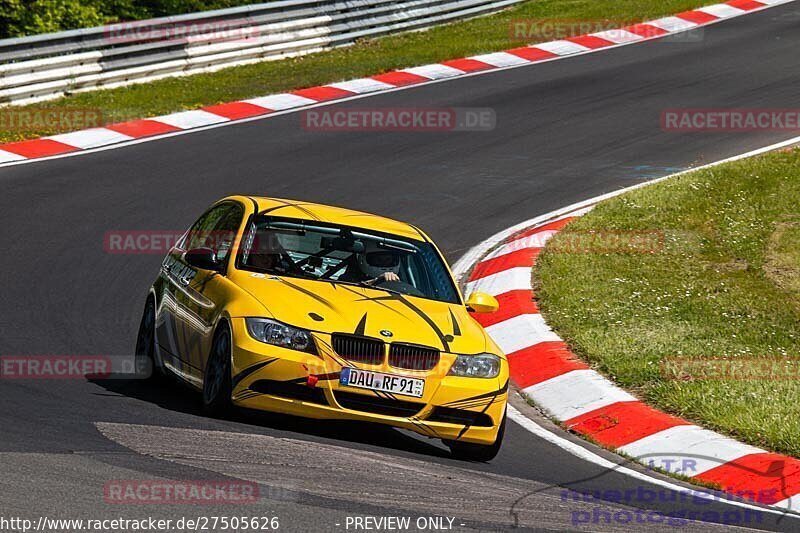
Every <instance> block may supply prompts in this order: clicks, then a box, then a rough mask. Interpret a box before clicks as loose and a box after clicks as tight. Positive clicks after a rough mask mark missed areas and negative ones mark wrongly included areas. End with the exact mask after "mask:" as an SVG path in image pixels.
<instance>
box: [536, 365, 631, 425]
mask: <svg viewBox="0 0 800 533" xmlns="http://www.w3.org/2000/svg"><path fill="white" fill-rule="evenodd" d="M522 392H523V393H525V395H527V396H528V397H530V399H531V400H533V401H534V402H536V404H537V405H539V406H540V407H541V408H542V409H544V410H545V411H547V412H548V413H550V415H551V416H553V417H554V418H555V419H557V420H560V421H562V422H563V421H566V420H570V419H572V418H575V417H576V416H580V415H583V414H586V413H588V412H591V411H594V410H595V409H600V408H601V407H605V406H607V405H611V404H612V403H617V402H632V401H636V398H634V397H633V396H631V395H630V394H629V393H627V392H625V391H624V390H622V389H620V388H619V387H617V386H616V385H614V384H612V383H611V382H610V381H608V380H607V379H606V378H604V377H603V376H601V375H600V374H598V373H597V372H595V371H594V370H591V369H580V370H572V371H570V372H567V373H566V374H561V375H560V376H556V377H554V378H550V379H548V380H547V381H543V382H541V383H537V384H536V385H531V386H530V387H526V388H525V389H523V391H522Z"/></svg>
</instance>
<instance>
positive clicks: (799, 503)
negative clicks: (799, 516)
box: [772, 494, 800, 512]
mask: <svg viewBox="0 0 800 533" xmlns="http://www.w3.org/2000/svg"><path fill="white" fill-rule="evenodd" d="M772 506H773V507H779V508H781V509H788V510H790V511H795V512H800V494H796V495H794V496H792V497H790V498H786V499H785V500H781V501H779V502H777V503H773V504H772Z"/></svg>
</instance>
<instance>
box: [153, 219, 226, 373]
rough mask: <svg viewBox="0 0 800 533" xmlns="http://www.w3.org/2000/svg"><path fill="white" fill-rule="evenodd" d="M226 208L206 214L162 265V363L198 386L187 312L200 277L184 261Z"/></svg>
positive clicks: (159, 324)
mask: <svg viewBox="0 0 800 533" xmlns="http://www.w3.org/2000/svg"><path fill="white" fill-rule="evenodd" d="M227 209H228V206H226V205H224V204H220V205H215V206H213V207H211V208H210V209H208V210H207V211H206V212H205V213H203V214H202V215H201V216H200V218H198V219H197V221H195V223H194V224H192V226H191V228H189V230H188V231H187V232H186V233H185V234H184V235H183V237H181V239H179V240H178V242H177V243H176V244H175V246H174V247H173V248H172V249H171V250H170V252H169V253H168V254H167V256H166V257H165V258H164V261H163V262H162V263H161V274H160V277H159V282H160V283H159V284H160V286H161V290H160V291H159V293H160V294H158V296H159V302H160V303H159V306H158V310H157V313H158V315H157V320H156V339H157V348H158V350H159V357H160V360H161V361H162V363H163V364H164V365H165V366H166V367H167V368H169V369H170V370H171V371H172V372H174V373H175V374H177V375H179V376H181V377H182V378H184V379H186V380H187V381H189V382H191V383H193V384H197V380H196V375H197V372H196V371H193V369H192V367H191V364H190V361H189V358H188V357H187V356H186V354H188V353H189V342H190V339H191V337H190V335H189V334H188V331H189V329H190V328H189V327H188V326H187V321H189V320H191V318H190V316H189V315H188V314H187V310H186V297H185V294H186V291H187V288H188V287H189V285H190V284H191V282H192V281H193V280H194V278H195V277H196V276H197V269H196V268H194V267H192V266H190V265H189V264H187V263H186V261H185V260H184V253H185V252H186V251H187V250H190V249H192V248H197V247H199V246H202V245H204V244H205V243H206V241H207V240H208V238H209V236H210V235H213V233H212V230H213V228H214V227H215V226H216V224H217V223H218V222H219V220H220V218H221V217H222V216H223V215H224V214H225V212H226V211H227Z"/></svg>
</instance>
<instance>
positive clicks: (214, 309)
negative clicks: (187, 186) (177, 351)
mask: <svg viewBox="0 0 800 533" xmlns="http://www.w3.org/2000/svg"><path fill="white" fill-rule="evenodd" d="M217 207H218V208H219V212H218V213H215V215H218V216H215V217H214V225H213V226H212V227H209V228H204V229H203V230H202V231H201V233H200V234H198V235H196V236H193V240H192V242H190V245H189V247H188V248H187V249H192V248H200V247H202V248H211V249H212V250H213V251H214V252H215V254H216V256H217V260H218V261H219V262H220V264H222V265H226V264H227V262H228V258H229V257H230V255H229V254H231V253H233V252H232V250H231V248H232V246H233V242H234V239H235V237H236V234H237V233H238V231H239V229H240V227H241V225H242V222H243V218H244V208H243V206H242V205H241V204H239V203H238V202H235V201H229V202H224V203H222V204H219V205H218V206H217ZM195 237H196V238H195ZM224 278H225V271H224V269H223V271H222V272H215V271H212V270H203V269H194V275H193V276H192V279H191V280H190V281H189V283H188V284H186V285H185V286H184V287H183V290H182V291H181V292H180V294H179V295H178V299H177V301H178V306H179V308H180V310H181V314H182V321H181V323H182V327H183V336H182V338H183V342H184V347H183V351H182V352H181V353H182V355H183V357H184V361H185V363H186V364H187V367H188V370H189V371H190V372H191V376H187V378H188V379H190V380H191V381H192V382H194V383H196V384H198V386H199V385H200V384H201V383H202V378H203V373H204V371H205V365H206V359H207V358H208V354H209V353H211V345H212V343H213V336H214V327H215V325H216V323H217V320H218V318H219V314H220V312H221V310H222V305H221V304H223V303H224V301H223V299H224V295H225V294H226V293H225V291H224V285H225V283H226V280H225V279H224Z"/></svg>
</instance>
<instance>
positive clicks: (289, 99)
mask: <svg viewBox="0 0 800 533" xmlns="http://www.w3.org/2000/svg"><path fill="white" fill-rule="evenodd" d="M244 101H245V102H247V103H248V104H253V105H257V106H260V107H265V108H267V109H272V110H274V111H281V110H283V109H290V108H292V107H300V106H304V105H312V104H316V103H317V101H316V100H312V99H311V98H306V97H305V96H299V95H297V94H289V93H281V94H271V95H269V96H260V97H258V98H251V99H249V100H244Z"/></svg>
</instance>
